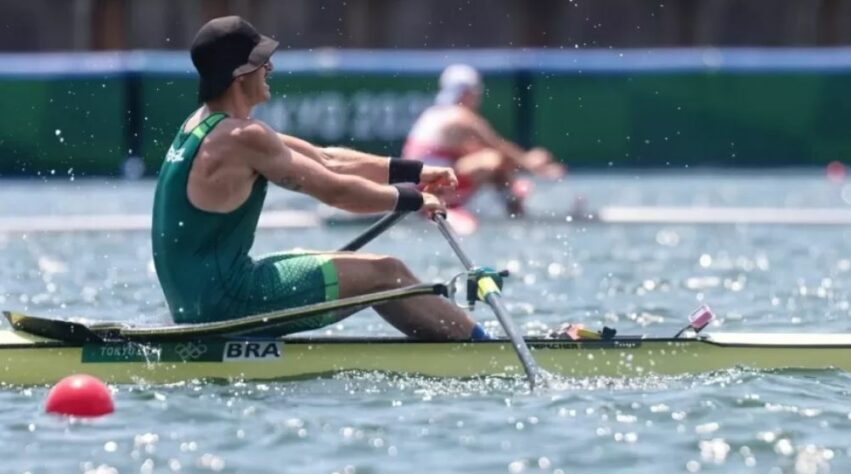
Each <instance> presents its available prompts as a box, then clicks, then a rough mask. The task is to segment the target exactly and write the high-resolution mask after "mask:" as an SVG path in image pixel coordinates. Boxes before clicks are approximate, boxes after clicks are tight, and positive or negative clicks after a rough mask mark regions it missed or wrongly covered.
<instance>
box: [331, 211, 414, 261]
mask: <svg viewBox="0 0 851 474" xmlns="http://www.w3.org/2000/svg"><path fill="white" fill-rule="evenodd" d="M406 215H408V213H407V212H391V213H390V214H387V215H386V216H384V217H382V218H381V219H379V220H378V222H376V223H375V224H372V225H371V226H369V228H368V229H366V230H365V231H364V232H363V233H362V234H361V235H359V236H357V237H355V238H354V239H352V241H351V242H349V243H348V244H346V245H344V246H343V247H341V248H340V251H341V252H354V251H356V250H360V249H361V247H363V246H364V245H366V244H368V243H370V242H372V240H373V239H375V238H376V237H378V236H379V235H381V234H382V233H383V232H384V231H385V230H387V229H389V228H390V227H392V226H393V225H394V224H395V223H397V222H399V221H400V220H402V219H403V218H404V217H405V216H406Z"/></svg>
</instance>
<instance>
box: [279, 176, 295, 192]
mask: <svg viewBox="0 0 851 474" xmlns="http://www.w3.org/2000/svg"><path fill="white" fill-rule="evenodd" d="M275 184H277V185H278V186H280V187H282V188H284V189H289V190H290V191H301V183H299V180H298V178H295V177H293V176H284V177H282V178H281V179H279V180H278V181H276V182H275Z"/></svg>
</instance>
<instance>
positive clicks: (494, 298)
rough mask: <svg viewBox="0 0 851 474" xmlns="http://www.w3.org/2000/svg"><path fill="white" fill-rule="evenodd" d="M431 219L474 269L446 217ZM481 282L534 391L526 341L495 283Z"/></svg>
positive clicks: (535, 369) (532, 361)
mask: <svg viewBox="0 0 851 474" xmlns="http://www.w3.org/2000/svg"><path fill="white" fill-rule="evenodd" d="M432 219H434V222H435V223H436V224H437V228H438V229H440V233H441V234H443V236H444V237H445V238H446V241H447V242H448V243H449V246H450V247H452V250H453V251H454V252H455V255H457V256H458V259H459V260H461V263H462V264H463V265H464V268H466V269H467V271H470V270H472V269H473V268H475V265H474V264H473V261H472V260H471V259H470V257H468V256H467V254H466V253H464V250H463V249H462V248H461V245H460V244H459V243H458V238H457V237H455V232H453V230H452V228H451V227H450V226H449V224H448V223H447V222H446V217H445V216H444V215H442V214H435V215H434V216H433V217H432ZM482 282H483V283H484V282H489V284H486V286H485V288H486V289H487V290H488V291H485V292H484V300H485V303H487V304H488V306H490V308H491V309H492V310H493V312H494V314H495V315H496V319H498V320H499V322H500V324H501V325H502V328H503V329H504V330H505V334H506V335H507V336H508V338H509V339H510V340H511V343H512V345H513V346H514V350H515V351H516V352H517V357H518V358H520V362H521V363H522V364H523V369H524V370H525V371H526V376H527V378H528V379H529V387H530V388H531V389H534V388H535V383H536V382H537V380H538V377H539V369H538V364H537V363H536V362H535V358H534V356H532V351H530V350H529V346H527V345H526V341H525V340H524V339H523V336H521V335H520V333H519V332H518V331H517V328H516V327H515V326H514V322H513V321H512V320H511V316H510V315H509V314H508V310H507V309H506V308H505V306H504V305H503V304H502V301H500V299H499V289H498V287H497V286H496V283H494V281H493V280H492V279H491V278H488V279H487V280H482ZM481 288H482V286H480V289H481Z"/></svg>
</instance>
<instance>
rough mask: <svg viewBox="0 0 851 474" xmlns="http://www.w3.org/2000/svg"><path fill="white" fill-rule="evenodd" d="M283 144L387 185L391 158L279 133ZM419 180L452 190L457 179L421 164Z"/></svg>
mask: <svg viewBox="0 0 851 474" xmlns="http://www.w3.org/2000/svg"><path fill="white" fill-rule="evenodd" d="M278 136H279V137H280V139H281V141H282V142H283V143H284V145H285V146H287V147H289V148H290V149H292V150H294V151H296V152H298V153H301V154H302V155H304V156H306V157H308V158H310V159H312V160H313V161H315V162H317V163H319V164H321V165H322V166H324V167H325V168H327V169H329V170H330V171H333V172H334V173H339V174H349V175H354V176H360V177H361V178H365V179H368V180H370V181H372V182H374V183H378V184H386V183H387V180H388V170H389V166H390V158H389V157H384V156H377V155H373V154H370V153H364V152H361V151H357V150H352V149H349V148H341V147H326V148H320V147H317V146H315V145H313V144H311V143H309V142H307V141H305V140H302V139H300V138H297V137H293V136H289V135H284V134H278ZM420 182H421V183H422V184H425V185H431V186H432V187H433V188H437V189H442V188H447V189H454V188H455V187H456V186H457V185H458V178H456V176H455V171H453V170H452V168H444V167H440V166H428V165H426V166H423V171H422V174H421V176H420Z"/></svg>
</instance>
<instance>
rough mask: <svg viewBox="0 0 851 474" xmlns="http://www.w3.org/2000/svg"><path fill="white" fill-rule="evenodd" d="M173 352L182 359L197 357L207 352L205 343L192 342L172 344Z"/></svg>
mask: <svg viewBox="0 0 851 474" xmlns="http://www.w3.org/2000/svg"><path fill="white" fill-rule="evenodd" d="M174 353H175V354H177V356H178V357H180V358H181V359H183V360H191V359H198V358H199V357H201V356H202V355H204V354H206V353H207V345H206V344H195V343H193V342H187V343H180V344H178V345H176V346H174Z"/></svg>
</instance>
